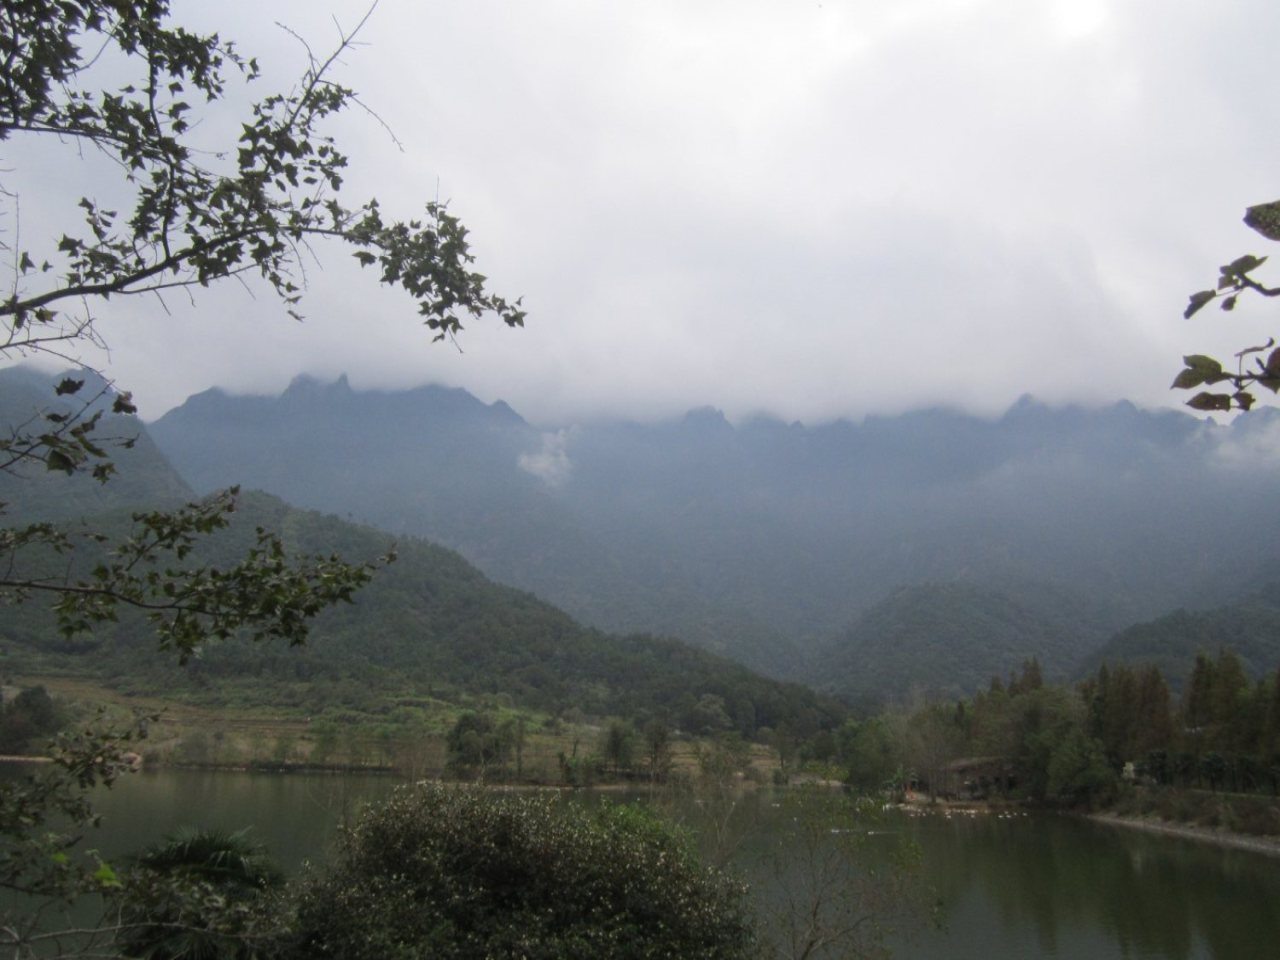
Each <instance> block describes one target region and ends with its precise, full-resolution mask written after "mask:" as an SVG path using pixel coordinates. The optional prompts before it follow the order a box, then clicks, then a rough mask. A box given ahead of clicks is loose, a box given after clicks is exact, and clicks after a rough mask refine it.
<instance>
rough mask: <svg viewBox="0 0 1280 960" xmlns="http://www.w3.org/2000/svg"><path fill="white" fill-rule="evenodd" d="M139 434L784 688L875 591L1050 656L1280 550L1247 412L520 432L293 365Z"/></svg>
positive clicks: (868, 605) (454, 406) (1226, 590)
mask: <svg viewBox="0 0 1280 960" xmlns="http://www.w3.org/2000/svg"><path fill="white" fill-rule="evenodd" d="M151 431H152V434H153V436H154V437H155V439H156V442H157V444H158V445H159V446H160V447H161V449H162V450H163V451H164V452H165V454H166V455H167V456H168V457H169V458H170V460H171V461H172V462H173V464H174V465H175V466H176V468H177V469H178V471H179V472H180V473H181V474H182V475H183V476H184V477H185V478H186V479H187V480H188V481H189V482H190V483H191V484H192V485H193V486H194V487H195V488H196V489H197V490H201V491H205V490H212V489H215V488H218V487H221V486H225V485H227V484H230V483H233V482H239V483H242V484H244V485H246V486H248V487H256V488H261V489H264V490H267V491H269V492H272V493H275V494H277V495H279V496H282V497H285V498H286V499H288V500H289V501H290V502H293V503H297V504H299V505H301V506H307V507H313V508H317V509H321V510H326V511H331V512H335V513H338V514H339V515H344V516H351V517H353V518H354V519H357V520H360V521H363V522H367V523H370V524H372V525H374V526H377V527H380V528H383V529H387V530H390V531H392V532H397V533H409V534H414V535H420V536H425V537H428V538H430V539H432V540H435V541H438V542H441V543H444V544H446V545H448V546H450V547H452V548H454V549H456V550H458V551H459V552H460V553H462V554H463V555H464V556H465V557H467V558H468V559H469V560H471V561H472V562H473V563H475V564H476V565H477V566H479V567H480V568H481V569H482V570H484V571H485V572H486V573H488V574H489V575H490V576H492V577H494V578H495V579H498V580H500V581H503V582H506V583H510V584H512V585H515V586H518V587H521V588H523V589H527V590H530V591H532V592H534V593H536V594H538V595H539V596H541V597H544V598H545V599H547V600H549V601H551V602H553V603H555V604H557V605H558V606H560V607H562V608H564V609H565V610H567V611H568V612H569V613H571V614H573V615H574V616H576V617H578V618H580V619H582V620H584V621H586V622H588V623H591V624H594V625H597V626H600V627H602V628H606V629H610V630H622V631H632V630H640V631H646V632H653V633H664V634H672V635H677V636H681V637H684V638H686V639H688V640H690V641H692V642H694V643H697V644H700V645H702V646H704V647H707V648H709V649H712V650H715V651H717V652H721V653H724V654H726V655H728V656H731V657H733V658H735V659H738V660H740V661H742V662H745V663H748V664H750V665H752V666H754V667H756V668H758V669H762V670H765V671H767V672H770V673H773V674H774V675H778V676H786V677H791V678H813V677H815V676H822V675H824V674H825V673H826V672H827V671H826V670H825V668H824V666H823V665H824V663H826V662H827V661H828V657H829V656H830V655H831V654H830V651H831V646H830V645H831V643H832V638H839V637H844V638H845V641H844V642H845V643H846V645H847V646H848V648H849V650H850V653H849V656H851V657H854V656H856V655H855V654H854V653H853V652H852V651H853V650H870V649H873V648H874V643H872V641H871V640H870V639H869V636H868V634H867V630H868V629H870V628H869V627H866V626H858V624H860V623H865V622H866V621H864V620H862V619H860V618H864V617H865V616H867V615H868V613H869V611H872V610H873V609H874V608H875V607H876V605H877V604H879V603H881V602H882V601H884V600H885V599H886V598H891V597H892V596H894V595H896V592H897V591H901V590H903V589H904V588H909V587H916V586H920V585H922V584H945V583H951V582H961V583H964V584H968V585H969V586H970V587H971V588H972V589H975V590H978V591H987V592H988V593H990V594H992V595H997V596H1000V597H1002V598H1004V599H1005V600H1006V601H1007V602H1009V603H1011V604H1014V605H1015V606H1018V607H1021V608H1024V610H1025V614H1026V616H1025V618H1024V620H1025V622H1026V623H1028V624H1030V623H1033V622H1034V623H1040V624H1042V625H1043V628H1034V629H1032V628H1029V630H1030V633H1029V635H1028V636H1029V637H1031V638H1038V639H1035V640H1034V642H1031V641H1030V640H1029V643H1028V652H1035V651H1039V650H1041V648H1044V651H1043V653H1042V657H1043V659H1044V660H1045V661H1046V663H1047V664H1048V665H1049V666H1050V667H1051V668H1052V667H1054V666H1055V665H1060V666H1061V668H1062V669H1063V670H1064V671H1065V670H1066V669H1067V667H1068V663H1069V661H1070V659H1071V657H1072V656H1076V655H1079V654H1082V653H1083V651H1084V649H1085V648H1086V647H1088V646H1089V645H1090V644H1093V645H1097V644H1100V643H1101V642H1102V641H1103V640H1104V639H1105V638H1106V636H1108V635H1109V634H1110V633H1111V632H1113V631H1115V630H1117V629H1120V628H1122V627H1125V626H1128V625H1130V624H1132V623H1134V622H1136V621H1138V620H1143V619H1147V618H1150V617H1153V616H1157V615H1160V614H1163V613H1165V612H1166V611H1168V610H1170V609H1174V608H1177V607H1186V608H1190V609H1194V608H1203V607H1207V606H1211V605H1214V604H1218V603H1223V602H1226V601H1227V600H1229V599H1231V598H1232V597H1234V596H1237V595H1239V594H1241V593H1243V592H1247V590H1248V589H1250V588H1252V587H1256V586H1258V585H1260V584H1261V583H1263V582H1265V580H1266V579H1267V578H1268V577H1269V571H1270V570H1271V569H1272V566H1271V565H1272V564H1273V563H1274V561H1275V559H1276V554H1277V545H1278V544H1280V538H1277V536H1276V532H1277V530H1278V529H1280V500H1278V499H1277V498H1276V497H1275V496H1274V490H1275V488H1276V482H1277V479H1280V476H1278V470H1277V459H1276V455H1275V454H1274V453H1273V448H1274V449H1277V450H1280V443H1276V442H1275V441H1276V439H1277V438H1280V417H1278V416H1277V414H1276V413H1275V412H1274V411H1270V410H1260V411H1255V412H1254V413H1251V414H1250V415H1249V416H1248V417H1244V418H1240V419H1239V420H1237V421H1235V423H1234V424H1233V425H1232V426H1215V425H1214V424H1212V423H1211V422H1208V421H1203V420H1199V419H1196V418H1194V417H1191V416H1188V415H1185V414H1181V413H1177V412H1172V411H1158V412H1156V411H1145V410H1140V409H1138V408H1136V407H1134V406H1132V405H1131V404H1128V403H1118V404H1115V405H1112V406H1109V407H1102V408H1098V409H1084V408H1079V407H1064V408H1050V407H1048V406H1045V405H1043V404H1040V403H1037V402H1036V401H1034V400H1031V399H1024V400H1022V401H1020V402H1019V403H1017V404H1016V405H1015V406H1014V407H1012V408H1011V409H1010V410H1009V411H1008V412H1007V413H1006V414H1004V415H1003V416H1002V417H999V418H995V419H983V418H979V417H973V416H969V415H966V414H962V413H958V412H955V411H950V410H942V409H933V410H924V411H918V412H914V413H908V414H903V415H900V416H895V417H872V418H868V419H866V420H864V421H862V422H860V423H853V422H849V421H837V422H833V423H827V424H821V425H817V426H812V427H809V426H804V425H801V424H786V423H782V422H780V421H776V420H769V419H758V420H753V421H750V422H748V423H744V424H741V425H737V426H735V425H733V424H731V423H729V422H728V421H727V420H726V419H725V418H724V417H723V416H722V415H721V414H719V413H718V412H717V411H714V410H710V409H702V410H695V411H692V412H691V413H689V414H688V415H686V416H685V417H683V418H681V419H677V420H674V421H666V422H659V423H649V424H641V423H628V422H597V423H590V424H580V425H565V426H563V427H556V428H554V429H539V428H536V427H534V426H532V425H531V424H529V423H527V422H525V421H524V420H523V419H521V418H520V417H519V416H518V414H516V413H515V412H514V411H513V410H511V408H510V407H508V406H507V405H506V404H503V403H496V404H492V405H487V404H484V403H481V402H480V401H478V400H476V399H475V398H474V397H472V396H470V395H469V394H467V393H466V392H464V391H461V390H447V389H443V388H438V387H424V388H420V389H416V390H407V391H400V392H377V391H354V390H352V389H351V388H350V386H349V385H348V383H347V382H346V380H345V379H342V380H339V381H337V382H336V383H329V384H322V383H319V382H317V381H315V380H312V379H308V378H301V379H299V380H297V381H295V382H294V383H293V384H292V385H291V386H290V387H289V389H288V390H286V391H285V392H284V393H283V394H282V395H281V396H278V397H236V396H230V395H228V394H226V393H224V392H222V391H220V390H210V391H206V392H205V393H202V394H198V395H196V396H194V397H192V398H191V399H190V400H188V401H187V402H186V403H185V404H183V405H182V406H180V407H178V408H176V409H174V410H172V411H170V412H169V413H168V414H166V415H165V416H164V417H162V418H160V419H159V420H158V421H156V422H155V423H154V424H152V425H151ZM907 596H912V595H911V594H908V595H907ZM1055 610H1056V611H1058V612H1056V613H1055V612H1054V611H1055ZM1062 611H1068V612H1069V614H1070V615H1069V616H1068V617H1066V618H1065V619H1064V617H1063V616H1062V615H1061V612H1062ZM1014 620H1015V622H1017V621H1018V618H1017V617H1015V618H1014ZM851 625H853V626H851ZM955 629H961V628H960V627H958V626H956V627H955ZM1055 636H1059V637H1061V638H1062V639H1061V643H1058V642H1057V641H1053V642H1050V638H1051V637H1055ZM1042 641H1043V642H1042ZM1046 644H1047V646H1046ZM1058 646H1063V647H1065V648H1066V649H1068V650H1070V651H1071V653H1070V654H1067V653H1063V654H1062V655H1061V656H1058V655H1057V654H1054V653H1052V652H1051V651H1052V650H1053V649H1056V648H1057V647H1058ZM1009 651H1010V653H1013V647H1012V646H1010V647H1009ZM815 657H817V658H819V659H818V660H817V661H815V659H814V658H815ZM1019 662H1020V657H1019ZM1016 666H1017V664H1016V663H1014V664H1006V665H1004V666H1003V668H1002V670H1003V671H1004V672H1007V670H1008V669H1011V668H1013V667H1016ZM918 668H919V669H924V670H926V672H927V664H926V663H925V662H921V663H920V664H918ZM852 669H853V668H852V666H851V667H850V670H852ZM974 669H975V670H977V669H978V668H977V667H976V666H975V668H974ZM978 672H979V673H982V674H986V673H987V669H986V667H982V668H981V670H979V671H978ZM975 675H976V674H975ZM949 676H951V677H952V678H953V679H954V677H956V676H958V674H956V673H954V671H951V672H949ZM983 679H984V680H985V679H986V677H985V676H984V677H983Z"/></svg>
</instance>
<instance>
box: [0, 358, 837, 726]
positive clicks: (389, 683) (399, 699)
mask: <svg viewBox="0 0 1280 960" xmlns="http://www.w3.org/2000/svg"><path fill="white" fill-rule="evenodd" d="M51 395H52V383H51V382H50V381H49V380H48V379H47V378H40V377H38V376H30V375H28V373H27V372H25V371H23V372H15V371H12V370H0V402H2V403H5V404H6V405H5V406H0V413H3V414H4V415H6V416H8V417H9V418H10V423H13V422H14V419H15V418H19V417H25V416H26V411H27V410H28V409H29V406H28V405H29V404H30V403H31V402H32V401H34V402H36V403H37V404H38V403H39V402H40V401H41V400H44V401H45V402H46V403H47V401H48V399H49V398H50V397H51ZM19 422H26V421H25V419H23V420H20V421H19ZM106 427H110V429H111V430H112V431H115V432H116V433H117V434H118V435H121V436H124V435H126V431H127V435H128V436H136V437H138V438H140V439H139V441H138V442H137V443H135V445H134V447H133V449H131V450H128V451H117V453H118V454H119V455H120V457H121V461H120V462H121V469H120V474H121V478H120V482H119V483H117V481H116V480H115V479H113V480H112V481H110V482H108V483H107V484H105V485H101V484H97V483H95V482H94V481H93V480H92V479H91V478H90V477H88V476H87V475H85V474H83V473H81V474H76V475H74V476H70V477H64V476H62V475H61V474H56V473H54V474H46V473H41V474H40V475H39V476H28V477H26V478H23V477H20V476H19V477H15V476H7V475H5V474H3V473H0V480H3V482H4V483H6V484H7V488H6V489H7V493H8V496H9V501H8V504H9V510H8V514H7V516H6V518H5V522H6V523H21V522H25V521H30V520H35V519H70V518H79V517H82V516H87V517H88V518H89V527H90V529H92V530H94V531H95V532H103V533H107V534H111V535H113V536H117V537H118V536H122V535H125V534H126V533H127V532H128V531H129V529H130V526H129V514H130V513H131V512H132V511H134V510H137V509H139V508H142V507H155V506H164V505H169V504H172V503H175V502H179V501H180V500H181V499H184V498H186V497H189V496H191V492H190V490H189V488H187V487H186V486H185V484H183V483H182V481H181V479H180V478H179V477H178V476H177V474H176V473H174V472H173V470H172V468H171V467H170V466H169V464H168V463H167V461H166V460H165V459H164V457H163V456H162V455H161V454H160V453H159V451H158V450H157V449H156V448H155V447H154V446H152V445H151V444H150V442H149V440H148V439H147V431H146V429H145V427H144V426H143V425H142V424H141V423H140V422H138V421H137V420H135V419H133V418H129V417H120V418H116V420H115V421H113V422H112V423H110V424H104V429H105V428H106ZM126 477H128V478H129V479H127V480H126V479H125V478H126ZM148 485H149V486H150V488H151V494H152V496H150V497H147V496H145V495H143V494H144V488H146V487H147V486H148ZM50 489H54V490H56V491H59V492H60V495H61V496H62V501H61V503H57V504H55V502H54V501H53V499H52V498H50V496H49V495H48V492H47V491H48V490H50ZM55 506H56V507H57V509H54V507H55ZM257 527H264V528H267V529H271V530H273V531H276V532H278V533H279V534H280V535H281V537H282V538H283V540H284V542H285V545H286V548H287V549H288V550H289V551H290V552H291V553H296V554H316V555H324V556H328V555H331V554H334V553H336V554H338V555H341V556H343V557H345V558H347V559H349V560H351V561H353V562H360V561H366V560H372V559H374V558H376V557H378V556H380V555H382V554H384V553H385V552H386V551H387V549H388V547H390V546H391V545H392V542H393V539H394V538H393V537H392V536H391V535H389V534H387V533H385V532H383V531H379V530H375V529H373V528H370V527H366V526H361V525H358V524H354V523H351V522H348V521H345V520H342V519H339V518H338V517H334V516H324V515H321V514H319V513H316V512H313V511H306V510H300V509H298V508H296V507H292V506H290V505H288V504H286V503H285V502H283V501H282V500H280V499H278V498H276V497H273V496H270V495H267V494H263V493H256V492H248V493H244V494H242V496H241V497H240V499H239V502H238V505H237V509H236V512H235V514H234V519H233V524H232V527H231V528H230V529H229V530H228V531H224V532H222V533H219V534H216V535H213V536H211V537H208V538H206V539H203V540H201V542H200V544H199V546H198V549H197V551H196V552H195V554H193V556H192V558H191V560H190V562H194V563H197V564H206V563H209V564H230V563H234V562H236V561H237V560H238V559H240V558H241V557H243V555H244V552H245V551H246V550H247V549H248V547H249V546H250V545H251V543H252V542H253V531H254V530H255V528H257ZM96 549H99V548H97V547H96V546H95V545H94V544H92V543H88V544H85V545H83V546H82V547H81V548H80V549H79V550H77V551H76V553H75V554H74V555H61V556H60V557H59V558H58V559H57V563H58V570H59V571H61V570H63V569H65V568H66V567H67V566H68V565H71V566H72V569H77V568H78V569H82V570H83V569H88V568H90V567H91V566H92V565H93V564H94V563H95V562H97V559H96V557H95V556H94V551H95V550H96ZM396 552H397V555H398V556H397V560H396V561H395V562H394V563H392V564H391V565H390V566H388V567H385V568H384V569H382V570H380V571H379V572H378V573H377V575H376V576H375V577H374V578H373V580H372V582H371V583H370V584H369V585H368V586H366V587H365V588H364V589H362V590H361V591H360V592H359V594H358V596H357V599H356V602H355V604H354V605H351V606H345V605H343V606H338V607H335V608H333V609H330V610H328V611H326V612H325V613H323V614H322V615H321V616H319V617H318V618H317V619H316V620H315V622H314V624H313V626H312V634H311V637H310V639H309V641H308V643H307V645H306V646H305V647H304V648H301V649H293V650H286V649H282V648H280V647H279V646H278V645H273V644H262V645H252V644H249V643H242V642H227V643H222V644H212V645H209V646H207V647H205V648H203V649H202V650H201V651H200V654H199V656H198V657H197V658H195V659H194V660H193V661H192V662H191V663H190V664H189V665H188V666H186V667H179V666H178V665H177V664H176V663H175V662H174V658H173V657H171V656H167V655H164V654H158V653H157V651H156V643H155V639H154V636H153V634H152V633H151V631H150V630H149V629H148V628H147V627H146V625H145V624H144V623H142V622H141V620H140V618H137V617H133V616H129V615H128V614H127V611H126V613H125V615H123V616H121V618H120V621H119V622H118V623H114V624H104V625H102V626H101V627H99V628H96V629H95V630H94V631H93V633H92V634H91V635H90V636H88V637H85V638H78V639H74V640H71V641H68V640H65V639H63V638H62V637H61V636H60V635H59V634H58V632H57V630H56V628H55V627H54V624H53V619H52V616H51V614H50V613H49V611H48V609H47V604H44V603H41V602H40V600H39V599H38V598H33V599H32V600H30V601H29V602H27V603H24V604H20V605H17V606H14V607H11V608H9V609H7V610H6V613H5V617H4V619H3V621H2V622H0V660H3V662H4V663H5V665H6V669H7V670H8V671H17V672H25V673H40V672H43V671H45V670H49V669H56V670H58V671H61V672H66V671H71V672H80V673H84V674H85V675H87V676H91V677H93V678H95V679H98V680H106V681H107V682H109V683H112V684H113V685H115V686H117V687H119V688H121V689H124V690H127V691H132V692H139V693H143V694H146V695H154V694H161V693H168V694H171V695H178V696H184V695H188V694H190V693H191V692H192V691H198V690H200V689H208V688H210V687H218V688H219V689H220V694H219V696H220V698H221V699H222V701H224V702H225V701H227V700H228V699H236V700H239V701H241V702H250V703H262V704H266V703H274V704H277V705H284V704H289V705H293V706H298V707H303V708H305V709H307V710H309V711H315V712H322V711H334V710H341V709H344V708H346V709H360V710H363V711H365V712H367V713H373V714H379V713H386V712H387V711H388V710H390V709H391V707H392V705H393V704H396V703H410V704H411V703H414V702H421V701H423V700H424V698H425V699H432V698H435V699H443V700H446V701H449V702H454V703H457V702H467V701H468V699H469V698H471V697H474V696H476V695H481V694H484V695H493V694H505V695H506V696H507V697H509V698H510V699H511V701H512V702H514V703H517V704H520V705H523V706H527V707H533V708H536V709H540V710H545V711H547V712H549V713H551V714H555V713H557V712H560V711H562V710H565V709H568V708H570V707H576V708H578V709H581V710H584V711H586V712H587V713H588V714H589V715H608V714H613V715H621V716H626V717H631V718H633V719H636V720H637V721H643V720H645V719H647V718H652V717H659V718H663V719H665V720H667V721H668V722H671V723H674V724H677V725H679V726H681V727H683V728H684V729H686V730H689V731H690V732H694V733H703V732H708V731H707V730H704V729H702V728H701V727H700V726H699V725H700V724H705V723H707V722H713V723H716V724H722V725H723V726H724V727H726V728H727V729H735V730H737V731H739V732H741V733H742V734H744V735H746V736H755V735H756V733H757V731H758V730H759V728H761V727H769V728H775V727H778V726H786V727H788V728H790V729H794V730H797V731H807V732H809V733H812V732H815V731H816V730H817V729H819V728H822V727H828V728H829V727H831V726H833V725H834V724H836V723H837V722H838V721H839V719H840V718H841V716H842V715H843V710H842V709H841V708H840V707H839V706H838V705H837V704H836V703H835V701H833V700H831V699H829V698H825V697H823V696H820V695H816V694H815V693H814V692H813V691H811V690H809V689H807V688H805V687H802V686H800V685H798V684H788V683H782V682H779V681H777V680H773V679H768V678H765V677H762V676H759V675H758V674H755V673H753V672H752V671H751V670H749V669H748V668H746V667H744V666H742V665H741V664H739V663H734V662H732V661H729V660H727V659H724V658H722V657H718V656H716V655H714V654H711V653H708V652H706V651H703V650H699V649H697V648H694V647H691V646H689V645H688V644H685V643H682V642H680V641H678V640H672V639H662V638H654V637H650V636H645V635H642V634H636V633H632V634H628V635H607V634H605V633H602V632H601V631H599V630H595V629H591V628H588V627H583V626H582V625H580V624H578V623H577V622H575V621H574V620H573V619H572V618H571V617H569V616H568V615H566V614H565V613H563V612H562V611H560V610H558V609H556V608H554V607H552V606H551V605H550V604H548V603H545V602H543V601H541V600H539V599H537V598H536V597H533V596H531V595H530V594H528V593H525V592H523V591H520V590H517V589H514V588H511V587H507V586H502V585H500V584H496V583H493V582H492V581H491V580H489V579H488V578H486V577H485V576H484V575H483V574H482V573H481V572H480V571H478V570H477V569H475V567H473V566H472V565H471V564H469V563H467V562H466V561H465V560H464V559H463V558H462V557H460V556H459V555H458V554H456V553H454V552H453V551H451V550H448V549H445V548H443V547H439V546H436V545H434V544H430V543H426V542H424V541H422V540H421V539H419V538H416V537H400V538H399V541H398V543H396ZM709 705H710V706H709ZM708 717H710V718H711V720H710V721H708Z"/></svg>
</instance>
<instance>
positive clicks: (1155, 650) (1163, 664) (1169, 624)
mask: <svg viewBox="0 0 1280 960" xmlns="http://www.w3.org/2000/svg"><path fill="white" fill-rule="evenodd" d="M1223 651H1227V652H1230V653H1233V654H1235V656H1236V658H1237V659H1238V660H1239V662H1240V665H1241V667H1242V668H1243V669H1244V672H1245V674H1246V675H1247V676H1248V677H1250V678H1251V679H1254V680H1257V679H1260V678H1261V677H1263V676H1265V675H1267V674H1270V673H1273V672H1274V671H1275V669H1276V666H1277V664H1280V584H1272V585H1270V586H1269V587H1268V588H1266V589H1264V590H1259V591H1257V592H1254V593H1251V594H1249V595H1248V596H1245V597H1243V598H1241V599H1240V600H1237V601H1235V602H1233V603H1229V604H1225V605H1223V606H1221V607H1217V608H1215V609H1212V610H1204V611H1188V610H1177V611H1175V612H1173V613H1170V614H1167V615H1166V616H1163V617H1158V618H1156V619H1154V620H1150V621H1147V622H1145V623H1138V624H1134V625H1133V626H1131V627H1128V628H1126V629H1124V630H1121V631H1120V632H1119V633H1117V634H1116V635H1115V636H1113V637H1112V638H1111V639H1109V640H1108V641H1107V642H1106V643H1105V644H1104V645H1103V646H1101V647H1099V648H1098V649H1097V650H1094V651H1092V652H1091V653H1090V654H1089V655H1088V657H1086V658H1085V660H1084V661H1083V663H1082V664H1081V666H1080V668H1079V670H1078V671H1077V673H1078V675H1080V676H1085V675H1088V674H1091V673H1093V672H1095V671H1096V670H1097V669H1098V667H1099V666H1101V665H1102V664H1103V663H1112V664H1115V663H1125V664H1129V665H1131V666H1154V667H1158V668H1159V670H1160V672H1161V673H1162V674H1163V675H1164V677H1165V679H1166V680H1168V682H1169V685H1170V686H1171V687H1172V688H1173V689H1174V690H1175V691H1180V690H1182V689H1183V687H1184V686H1185V685H1186V682H1187V679H1188V678H1189V677H1190V675H1191V670H1192V667H1193V666H1194V665H1195V662H1196V657H1197V656H1198V655H1200V654H1206V655H1208V656H1210V657H1216V656H1217V655H1218V654H1219V653H1221V652H1223Z"/></svg>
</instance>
